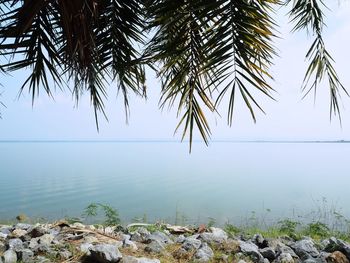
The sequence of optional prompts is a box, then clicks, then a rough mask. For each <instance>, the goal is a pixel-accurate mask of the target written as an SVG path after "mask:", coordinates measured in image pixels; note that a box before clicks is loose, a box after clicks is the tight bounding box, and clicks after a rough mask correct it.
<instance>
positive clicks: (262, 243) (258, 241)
mask: <svg viewBox="0 0 350 263" xmlns="http://www.w3.org/2000/svg"><path fill="white" fill-rule="evenodd" d="M252 241H253V243H254V244H255V245H257V246H258V247H259V248H265V247H267V246H268V243H267V240H266V239H265V238H264V237H263V236H262V235H261V234H255V235H254V236H253V238H252Z"/></svg>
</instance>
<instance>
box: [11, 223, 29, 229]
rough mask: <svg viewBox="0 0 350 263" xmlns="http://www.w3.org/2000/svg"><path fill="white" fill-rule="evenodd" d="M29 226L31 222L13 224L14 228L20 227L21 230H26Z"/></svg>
mask: <svg viewBox="0 0 350 263" xmlns="http://www.w3.org/2000/svg"><path fill="white" fill-rule="evenodd" d="M31 227H32V225H31V224H24V223H18V224H16V225H15V228H16V229H21V230H28V229H29V228H31Z"/></svg>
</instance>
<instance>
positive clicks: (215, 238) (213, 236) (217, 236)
mask: <svg viewBox="0 0 350 263" xmlns="http://www.w3.org/2000/svg"><path fill="white" fill-rule="evenodd" d="M210 231H211V232H209V233H202V234H200V237H201V239H203V240H204V241H205V242H207V243H213V242H217V243H224V242H225V241H226V240H227V238H228V236H227V233H226V232H225V231H224V230H222V229H221V228H217V227H211V228H210Z"/></svg>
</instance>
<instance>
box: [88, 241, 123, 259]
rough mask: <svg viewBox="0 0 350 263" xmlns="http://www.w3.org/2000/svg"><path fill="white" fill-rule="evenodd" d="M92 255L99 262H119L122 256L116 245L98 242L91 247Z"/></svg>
mask: <svg viewBox="0 0 350 263" xmlns="http://www.w3.org/2000/svg"><path fill="white" fill-rule="evenodd" d="M90 253H91V257H92V258H93V259H94V260H96V262H99V263H109V262H118V261H119V260H120V259H121V258H122V254H121V253H120V252H119V250H118V248H117V247H116V246H113V245H110V244H98V245H95V246H93V247H92V248H91V249H90Z"/></svg>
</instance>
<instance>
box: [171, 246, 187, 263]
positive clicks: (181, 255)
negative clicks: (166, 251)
mask: <svg viewBox="0 0 350 263" xmlns="http://www.w3.org/2000/svg"><path fill="white" fill-rule="evenodd" d="M173 257H174V258H175V259H178V260H181V259H182V260H189V259H190V253H189V252H188V251H187V250H185V249H184V248H182V247H180V248H179V249H177V250H175V251H174V252H173Z"/></svg>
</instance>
